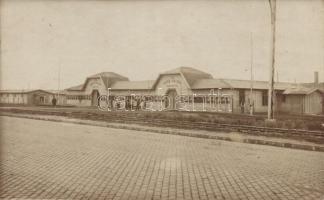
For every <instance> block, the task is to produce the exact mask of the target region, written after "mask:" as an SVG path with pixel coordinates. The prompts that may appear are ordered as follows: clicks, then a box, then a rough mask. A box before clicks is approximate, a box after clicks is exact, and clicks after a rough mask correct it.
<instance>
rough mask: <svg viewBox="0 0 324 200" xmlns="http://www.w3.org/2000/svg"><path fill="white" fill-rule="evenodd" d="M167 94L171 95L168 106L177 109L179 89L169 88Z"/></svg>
mask: <svg viewBox="0 0 324 200" xmlns="http://www.w3.org/2000/svg"><path fill="white" fill-rule="evenodd" d="M166 95H167V96H168V97H169V102H167V104H166V107H167V108H169V109H170V110H175V109H176V105H175V104H176V96H177V95H178V94H177V91H176V90H175V89H169V90H168V92H167V93H166Z"/></svg>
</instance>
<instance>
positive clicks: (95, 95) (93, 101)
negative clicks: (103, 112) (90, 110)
mask: <svg viewBox="0 0 324 200" xmlns="http://www.w3.org/2000/svg"><path fill="white" fill-rule="evenodd" d="M98 98H99V92H98V90H93V91H92V94H91V106H98V105H99V100H98Z"/></svg>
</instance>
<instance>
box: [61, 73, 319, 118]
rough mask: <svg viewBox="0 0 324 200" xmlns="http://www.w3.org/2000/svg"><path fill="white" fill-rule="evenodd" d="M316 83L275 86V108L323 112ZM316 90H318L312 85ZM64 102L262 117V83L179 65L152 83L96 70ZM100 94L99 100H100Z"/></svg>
mask: <svg viewBox="0 0 324 200" xmlns="http://www.w3.org/2000/svg"><path fill="white" fill-rule="evenodd" d="M322 85H323V84H322V83H317V84H309V83H305V84H295V83H275V85H274V88H275V110H276V111H277V112H287V113H296V114H323V88H322V87H321V86H322ZM317 86H318V87H317ZM65 94H66V103H67V104H69V105H75V106H98V105H101V106H102V105H104V104H106V106H102V107H109V109H121V110H122V109H126V110H127V109H148V110H186V111H215V112H229V113H248V112H250V111H251V110H253V112H254V113H265V112H267V107H268V82H266V81H253V82H252V81H248V80H232V79H215V78H213V77H212V75H211V74H208V73H205V72H202V71H200V70H197V69H194V68H190V67H179V68H176V69H173V70H170V71H166V72H163V73H161V74H159V75H158V77H157V78H156V79H155V80H146V81H130V80H129V79H128V78H127V77H124V76H122V75H119V74H116V73H113V72H102V73H99V74H95V75H93V76H89V77H87V78H86V80H85V81H84V83H82V84H80V85H78V86H75V87H71V88H68V89H66V90H65ZM104 96H105V98H103V97H104Z"/></svg>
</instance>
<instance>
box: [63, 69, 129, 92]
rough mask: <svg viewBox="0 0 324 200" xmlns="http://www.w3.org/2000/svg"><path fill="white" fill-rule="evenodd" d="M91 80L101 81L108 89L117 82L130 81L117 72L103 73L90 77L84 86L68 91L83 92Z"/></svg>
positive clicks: (74, 87)
mask: <svg viewBox="0 0 324 200" xmlns="http://www.w3.org/2000/svg"><path fill="white" fill-rule="evenodd" d="M89 79H101V80H102V82H103V83H104V85H105V87H106V88H109V87H111V85H113V84H114V83H115V82H117V81H128V80H129V79H128V78H127V77H125V76H122V75H120V74H117V73H115V72H101V73H98V74H94V75H91V76H88V77H87V79H86V80H85V82H84V83H83V84H80V85H77V86H73V87H70V88H67V89H66V90H68V91H82V90H84V89H85V86H86V85H87V83H88V81H89Z"/></svg>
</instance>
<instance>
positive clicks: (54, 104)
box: [52, 96, 57, 106]
mask: <svg viewBox="0 0 324 200" xmlns="http://www.w3.org/2000/svg"><path fill="white" fill-rule="evenodd" d="M56 102H57V100H56V98H55V96H53V98H52V105H53V106H56Z"/></svg>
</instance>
